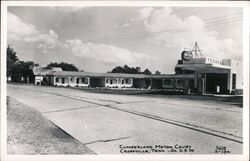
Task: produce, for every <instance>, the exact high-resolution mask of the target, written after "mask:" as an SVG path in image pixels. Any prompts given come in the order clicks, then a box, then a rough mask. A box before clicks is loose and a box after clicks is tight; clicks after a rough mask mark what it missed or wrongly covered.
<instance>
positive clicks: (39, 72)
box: [32, 66, 62, 75]
mask: <svg viewBox="0 0 250 161" xmlns="http://www.w3.org/2000/svg"><path fill="white" fill-rule="evenodd" d="M32 71H33V74H34V75H47V74H49V73H51V72H56V71H62V68H60V67H48V68H46V67H39V66H34V67H33V69H32Z"/></svg>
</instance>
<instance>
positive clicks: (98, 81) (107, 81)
mask: <svg viewBox="0 0 250 161" xmlns="http://www.w3.org/2000/svg"><path fill="white" fill-rule="evenodd" d="M183 54H184V56H183V55H182V60H181V61H178V63H177V64H176V66H175V71H176V73H175V74H161V75H154V74H152V75H145V74H123V73H90V72H73V71H62V70H61V69H60V68H51V69H47V70H46V69H44V68H43V71H42V70H41V68H37V67H36V68H34V69H33V72H34V75H35V84H41V81H46V82H47V84H49V85H53V86H65V87H67V86H71V87H92V88H97V87H101V88H138V89H142V88H147V89H170V90H175V89H176V90H186V91H188V92H191V93H199V94H205V93H207V94H209V93H211V94H215V93H219V94H230V93H231V92H232V91H234V90H236V89H237V90H242V88H243V69H242V67H243V66H242V62H240V61H235V60H232V59H214V58H210V57H189V58H188V59H186V58H185V53H183ZM186 54H188V53H186ZM189 54H190V53H189ZM187 56H188V55H187Z"/></svg>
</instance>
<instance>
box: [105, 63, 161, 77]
mask: <svg viewBox="0 0 250 161" xmlns="http://www.w3.org/2000/svg"><path fill="white" fill-rule="evenodd" d="M108 73H127V74H146V75H151V74H152V72H151V71H150V70H149V69H148V68H147V69H145V70H144V71H141V68H140V67H129V66H128V65H124V66H123V67H122V66H116V67H115V68H113V69H112V70H111V71H109V72H108ZM154 74H156V75H160V74H161V72H159V71H158V70H157V71H155V73H154Z"/></svg>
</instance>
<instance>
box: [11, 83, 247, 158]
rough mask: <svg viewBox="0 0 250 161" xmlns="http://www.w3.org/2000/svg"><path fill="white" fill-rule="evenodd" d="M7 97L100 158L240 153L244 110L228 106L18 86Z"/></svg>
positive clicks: (182, 100) (195, 101)
mask: <svg viewBox="0 0 250 161" xmlns="http://www.w3.org/2000/svg"><path fill="white" fill-rule="evenodd" d="M7 91H8V92H7V95H8V96H10V97H12V98H14V99H16V100H18V101H20V102H22V103H24V104H26V105H28V106H31V107H34V108H36V109H37V110H39V111H40V112H41V113H42V114H43V115H44V116H45V117H46V118H48V119H50V120H51V121H52V122H53V123H55V124H56V125H57V126H59V127H60V128H62V129H63V130H64V131H66V132H67V133H68V134H70V135H72V136H73V137H75V138H76V139H78V140H79V141H81V142H82V143H83V144H84V145H86V146H87V147H89V148H90V149H91V150H93V151H94V152H95V153H97V154H121V152H123V153H125V152H126V153H125V154H135V153H134V152H135V151H137V153H136V154H141V153H143V154H145V153H146V154H147V153H150V154H162V153H171V154H175V153H180V152H181V151H182V152H181V153H183V151H187V152H188V153H200V154H210V153H215V150H221V149H225V148H226V151H229V152H230V154H232V153H238V154H239V153H242V149H243V147H242V145H243V144H242V108H240V107H238V106H236V105H232V104H229V103H227V102H219V101H214V100H205V99H204V100H191V99H184V98H178V96H176V97H174V96H171V97H170V96H153V97H151V96H134V95H133V96H132V95H112V94H100V93H89V92H86V91H84V90H74V89H69V88H59V87H41V86H40V87H39V86H28V85H14V84H9V85H8V87H7ZM204 98H205V97H204ZM177 144H178V145H177ZM121 145H122V146H121ZM134 145H136V146H140V147H131V146H134ZM157 145H162V146H164V145H165V147H160V146H157ZM125 146H127V148H125V149H124V147H125ZM128 146H130V147H128ZM180 146H182V147H180ZM216 146H217V148H216ZM178 147H179V148H178ZM121 149H122V150H121ZM153 149H154V150H158V151H157V152H155V151H154V150H153ZM133 150H134V151H133ZM173 151H174V152H173ZM221 151H223V150H221ZM221 151H220V152H221Z"/></svg>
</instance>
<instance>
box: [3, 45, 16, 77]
mask: <svg viewBox="0 0 250 161" xmlns="http://www.w3.org/2000/svg"><path fill="white" fill-rule="evenodd" d="M6 52H7V76H11V75H12V71H13V68H14V67H15V65H16V63H17V61H18V60H19V59H18V57H17V56H16V52H15V51H14V49H13V48H11V47H10V45H8V47H7V51H6Z"/></svg>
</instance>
